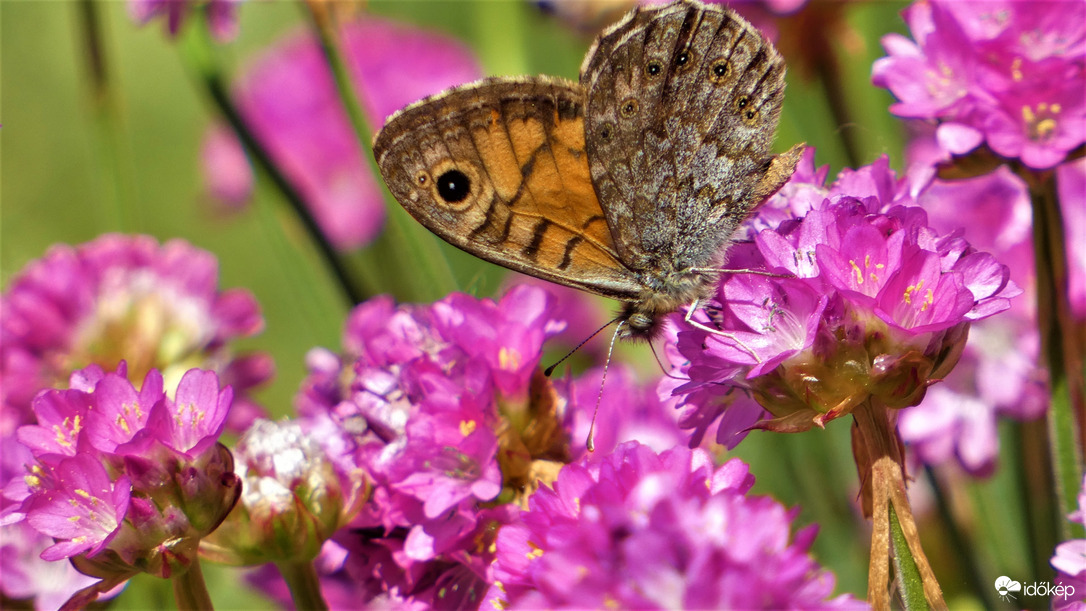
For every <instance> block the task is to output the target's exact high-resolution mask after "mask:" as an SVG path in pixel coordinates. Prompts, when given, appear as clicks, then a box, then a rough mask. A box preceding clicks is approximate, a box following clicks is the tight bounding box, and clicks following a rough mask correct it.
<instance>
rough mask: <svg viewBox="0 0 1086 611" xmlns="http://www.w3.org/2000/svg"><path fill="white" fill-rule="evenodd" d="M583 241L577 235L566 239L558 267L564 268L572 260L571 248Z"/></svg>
mask: <svg viewBox="0 0 1086 611" xmlns="http://www.w3.org/2000/svg"><path fill="white" fill-rule="evenodd" d="M583 241H584V238H582V237H581V236H579V235H576V236H573V237H572V238H570V239H569V240H567V241H566V251H565V252H564V253H562V262H561V263H559V264H558V269H562V270H564V269H566V268H567V267H569V264H570V263H572V262H573V249H574V248H577V245H578V244H580V243H581V242H583Z"/></svg>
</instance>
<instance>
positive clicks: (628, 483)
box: [483, 442, 859, 609]
mask: <svg viewBox="0 0 1086 611" xmlns="http://www.w3.org/2000/svg"><path fill="white" fill-rule="evenodd" d="M753 483H754V478H753V476H751V475H750V473H749V471H748V469H747V466H746V465H744V464H743V463H742V462H740V461H739V460H738V459H732V460H731V461H729V462H728V463H726V464H724V465H723V466H721V467H719V468H716V467H714V465H713V462H712V459H711V457H710V455H709V454H708V453H707V452H705V451H703V450H689V449H686V448H681V447H679V448H674V449H671V450H668V451H665V452H662V453H660V454H657V453H655V452H653V451H652V450H650V449H649V448H648V447H646V446H642V445H639V444H637V443H632V442H631V443H627V444H623V445H620V446H619V447H617V448H616V449H615V451H614V453H613V454H611V455H609V456H607V457H605V458H603V459H602V460H596V461H591V462H589V461H581V462H578V463H575V464H571V465H568V466H566V467H565V468H563V469H562V471H561V472H560V473H559V475H558V479H557V481H555V482H554V484H553V488H550V487H544V488H540V489H539V490H538V491H537V492H536V493H535V494H534V495H533V496H532V497H531V498H530V499H529V509H528V511H527V512H526V513H523V514H522V515H521V517H520V519H519V520H518V522H516V523H514V524H510V525H507V526H505V527H504V528H502V530H501V531H500V532H499V534H498V541H497V559H496V561H495V565H494V579H495V581H494V585H493V587H492V588H491V589H490V591H489V593H488V594H487V600H486V601H484V603H483V604H484V605H491V604H492V605H494V607H495V608H543V607H545V608H641V607H658V608H670V609H677V608H744V609H756V608H763V609H777V608H784V607H793V608H800V607H802V608H841V607H851V606H859V604H858V603H857V601H855V600H853V599H852V598H851V597H849V596H840V597H837V598H830V596H831V595H832V592H833V587H834V579H833V576H832V574H830V573H829V572H828V571H825V570H824V569H822V568H821V567H819V566H818V564H817V563H815V561H814V560H813V559H812V558H811V557H810V556H809V554H808V550H809V549H810V546H811V543H812V542H813V540H814V536H815V529H814V528H806V529H803V530H801V531H799V532H798V533H797V534H796V535H795V536H794V537H792V535H791V532H790V531H791V523H792V521H793V520H794V518H795V512H794V511H789V510H787V509H785V508H784V507H783V506H781V505H780V504H779V503H777V502H776V501H774V500H772V499H770V498H767V497H753V496H748V495H747V492H748V491H749V490H750V487H751V485H752V484H753Z"/></svg>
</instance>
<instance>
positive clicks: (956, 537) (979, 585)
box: [894, 465, 996, 609]
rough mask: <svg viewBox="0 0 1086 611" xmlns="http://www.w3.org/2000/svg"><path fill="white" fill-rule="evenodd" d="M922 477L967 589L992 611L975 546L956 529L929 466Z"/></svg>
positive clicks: (944, 495) (988, 586)
mask: <svg viewBox="0 0 1086 611" xmlns="http://www.w3.org/2000/svg"><path fill="white" fill-rule="evenodd" d="M924 475H925V477H926V478H927V480H928V485H929V486H930V487H931V490H932V493H933V495H934V497H935V506H936V507H937V508H938V510H939V517H940V518H941V519H942V521H943V525H944V527H945V528H946V532H947V537H949V539H950V541H949V544H948V545H947V547H948V548H950V549H951V550H952V551H954V552H955V553H956V554H957V558H958V564H959V566H960V567H961V570H962V572H964V573H965V578H966V581H968V583H969V588H970V589H971V590H972V591H973V595H974V596H976V597H977V598H979V599H980V601H981V606H982V607H983V608H985V609H994V608H995V606H996V602H995V598H994V597H993V596H992V594H991V593H992V591H993V590H992V587H991V583H990V580H989V579H986V578H985V577H984V576H983V575H982V574H981V570H980V564H979V563H978V561H977V555H976V552H975V548H976V546H975V545H974V544H973V542H972V541H970V540H969V538H968V537H966V535H965V533H963V532H962V529H961V528H959V527H958V521H957V520H956V519H955V518H954V512H953V511H951V508H950V501H949V499H948V497H947V492H946V490H945V489H944V487H943V482H942V480H941V479H940V478H939V474H938V473H936V472H935V470H934V469H932V468H931V466H930V465H924ZM899 527H900V525H899ZM894 537H895V543H894V545H897V542H896V541H897V539H896V537H897V533H896V532H895V534H894Z"/></svg>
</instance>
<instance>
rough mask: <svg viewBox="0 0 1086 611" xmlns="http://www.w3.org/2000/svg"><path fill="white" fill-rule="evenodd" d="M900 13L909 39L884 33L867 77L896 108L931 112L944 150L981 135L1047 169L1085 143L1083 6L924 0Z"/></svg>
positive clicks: (962, 149)
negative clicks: (887, 93)
mask: <svg viewBox="0 0 1086 611" xmlns="http://www.w3.org/2000/svg"><path fill="white" fill-rule="evenodd" d="M905 20H906V21H907V22H908V24H909V28H910V29H911V30H912V34H913V38H914V39H915V42H914V41H913V40H909V39H907V38H905V37H903V36H900V35H898V34H889V35H887V36H886V37H884V38H883V46H884V47H885V48H886V51H887V53H888V57H885V58H883V59H880V60H878V61H877V62H875V65H874V67H873V69H872V80H873V81H874V83H875V84H876V85H878V86H880V87H886V88H887V89H889V90H890V91H891V92H893V94H894V95H895V96H896V97H897V98H898V100H899V101H898V102H897V103H896V104H894V105H893V106H891V107H890V110H891V111H892V112H894V113H895V114H897V115H899V116H902V117H910V118H923V119H935V120H937V121H938V122H939V124H940V126H939V129H938V133H937V137H938V140H939V143H940V145H941V147H942V148H943V150H944V151H945V152H946V153H947V154H953V155H963V154H965V153H968V152H970V151H971V150H973V149H974V148H976V147H977V146H979V145H981V144H982V143H983V144H987V146H988V147H989V148H990V149H991V150H992V151H994V152H995V153H996V154H997V155H1000V156H1002V157H1004V158H1008V159H1020V160H1021V161H1022V163H1023V164H1025V165H1026V166H1029V167H1031V168H1036V169H1047V168H1051V167H1054V166H1056V165H1059V164H1060V163H1062V162H1063V161H1064V160H1065V159H1066V158H1067V154H1068V152H1070V151H1071V150H1073V149H1075V148H1076V147H1078V146H1079V145H1081V144H1082V143H1083V142H1084V141H1086V64H1084V57H1086V26H1083V23H1086V5H1083V3H1081V2H1062V1H1055V2H1050V1H1039V2H1014V1H1000V0H988V1H982V2H964V3H963V2H955V1H953V0H930V1H924V2H916V3H914V4H912V5H911V6H909V8H908V9H906V11H905Z"/></svg>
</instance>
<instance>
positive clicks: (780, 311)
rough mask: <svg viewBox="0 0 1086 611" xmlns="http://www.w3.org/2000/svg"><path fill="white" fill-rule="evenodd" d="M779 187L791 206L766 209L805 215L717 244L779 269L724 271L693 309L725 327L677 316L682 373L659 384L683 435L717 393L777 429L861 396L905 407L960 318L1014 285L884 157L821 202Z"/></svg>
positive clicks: (952, 344)
mask: <svg viewBox="0 0 1086 611" xmlns="http://www.w3.org/2000/svg"><path fill="white" fill-rule="evenodd" d="M804 175H805V176H812V177H813V176H817V173H814V172H810V171H807V172H805V173H804ZM817 186H818V185H816V187H817ZM786 189H788V188H787V187H786ZM786 193H795V194H796V195H797V196H799V197H800V198H801V199H802V202H800V203H798V204H793V203H789V202H787V201H784V200H782V198H780V197H778V198H775V199H771V200H770V201H769V202H767V204H766V211H767V213H768V214H770V215H775V216H778V217H780V216H781V211H782V210H783V211H787V210H791V209H799V210H803V209H808V208H809V209H808V210H807V211H806V212H805V214H804V216H803V217H802V218H793V219H788V220H785V221H783V222H781V223H780V225H779V227H778V228H777V229H775V230H774V229H769V228H766V229H762V230H760V231H758V232H757V234H756V235H755V237H754V241H753V243H751V244H739V245H736V246H733V248H732V249H731V250H730V251H729V266H731V267H736V268H740V269H766V270H769V271H774V272H777V273H780V274H785V275H786V277H774V276H758V275H753V274H744V273H735V274H731V275H728V276H726V277H725V279H724V281H723V282H722V283H721V288H720V295H719V297H718V299H717V300H716V301H715V302H713V303H710V304H708V307H707V308H706V309H704V310H702V311H699V312H696V313H695V316H696V317H697V319H698V320H699V321H700V322H701V323H702V324H703V325H710V326H715V327H716V328H718V329H720V331H721V332H722V333H723V335H722V334H715V333H708V332H705V331H703V330H701V329H697V328H694V327H691V326H688V325H682V324H679V326H678V329H679V330H678V332H677V334H676V341H675V349H674V350H669V352H668V355H669V357H670V358H671V361H672V363H673V364H674V365H675V366H676V371H677V372H678V373H680V376H681V377H686V378H688V379H689V382H687V383H684V384H677V383H675V382H673V381H668V382H665V385H666V387H667V388H668V389H670V390H671V392H672V394H674V395H675V396H676V397H677V398H678V402H679V405H680V406H681V407H683V408H685V410H686V412H685V413H684V416H683V422H684V423H685V424H687V425H690V426H692V427H693V428H694V429H695V441H698V440H700V437H701V436H702V435H704V434H705V432H706V431H707V430H708V428H709V426H710V425H711V424H712V420H713V419H714V418H715V417H716V415H717V414H719V413H720V412H721V411H722V409H721V403H722V402H723V403H725V404H727V403H728V402H729V401H735V402H736V403H738V405H739V406H741V410H740V411H741V412H742V413H743V414H745V415H743V416H742V417H740V418H739V420H738V421H739V422H749V421H750V420H751V418H752V417H756V414H757V410H756V409H755V408H752V407H750V406H749V405H748V404H747V402H746V401H745V400H744V399H743V398H741V397H739V398H734V396H735V394H737V393H734V392H729V391H731V390H735V389H739V390H742V391H744V392H745V393H749V394H750V395H751V396H752V397H753V398H754V399H755V400H756V401H757V403H758V404H759V405H760V406H761V407H762V408H764V409H766V410H769V411H770V412H771V413H772V415H773V416H774V418H773V419H772V420H769V421H763V422H760V423H758V424H756V425H754V426H756V427H758V428H768V429H773V430H781V431H796V430H804V429H806V428H809V427H811V426H823V425H824V424H825V423H826V422H828V421H829V420H832V419H834V418H837V417H840V416H842V415H845V414H847V413H849V412H850V411H851V410H852V408H854V407H855V406H857V405H859V404H860V403H862V402H865V401H867V400H869V399H870V398H872V397H874V398H876V399H877V400H878V401H880V402H881V403H882V404H884V405H886V406H889V407H896V408H902V407H907V406H910V405H915V404H916V403H918V402H919V401H920V400H921V399H922V398H923V396H924V393H925V391H926V389H927V386H928V380H937V379H940V378H942V377H943V376H945V375H946V373H947V372H949V371H950V369H951V368H952V367H953V365H954V364H955V362H956V361H957V358H958V355H959V354H960V352H961V347H962V344H963V342H964V339H965V332H966V330H967V329H968V327H969V325H970V323H971V322H973V321H975V320H980V319H983V318H986V317H988V316H991V315H992V314H995V313H997V312H1000V311H1003V310H1005V309H1007V308H1008V307H1009V303H1010V298H1011V297H1013V296H1015V295H1016V294H1018V293H1019V292H1020V291H1019V289H1018V288H1017V287H1016V286H1015V285H1014V283H1013V282H1011V281H1010V280H1009V277H1008V271H1007V268H1006V266H1004V265H1002V264H1000V263H999V262H998V261H997V260H996V259H995V258H994V257H992V256H991V255H989V254H987V253H983V252H979V251H976V250H975V249H973V248H972V247H970V246H969V244H968V243H967V242H966V241H965V240H964V239H962V237H961V236H960V235H959V234H955V233H950V234H939V233H938V232H936V231H935V230H934V229H933V228H931V227H930V226H929V223H928V220H927V216H926V215H925V213H924V211H923V210H921V209H919V208H917V207H916V206H915V200H914V197H915V193H916V188H915V185H912V184H910V183H909V182H907V181H902V180H898V179H896V178H895V177H894V175H893V172H891V171H890V170H889V168H888V165H887V163H886V160H885V159H883V160H880V161H879V162H877V163H875V164H873V165H872V166H868V167H865V168H861V169H859V170H855V171H848V172H845V173H843V174H842V176H841V177H840V178H839V179H838V181H837V183H836V184H835V185H833V186H832V187H830V188H828V189H825V194H826V196H825V197H823V198H822V200H821V201H817V198H816V197H812V196H813V195H815V194H817V193H818V189H814V190H811V189H799V188H796V187H793V188H791V189H789V190H788V191H787V192H786ZM785 197H787V195H786V196H785ZM816 201H817V203H815V202H816ZM756 222H757V221H756ZM735 432H736V431H735V428H734V427H733V426H728V427H723V428H718V430H717V436H718V439H717V440H718V441H719V442H721V443H734V442H735V440H734V439H728V438H726V437H725V438H722V437H720V436H721V435H729V434H735ZM741 433H745V430H744V431H741Z"/></svg>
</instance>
